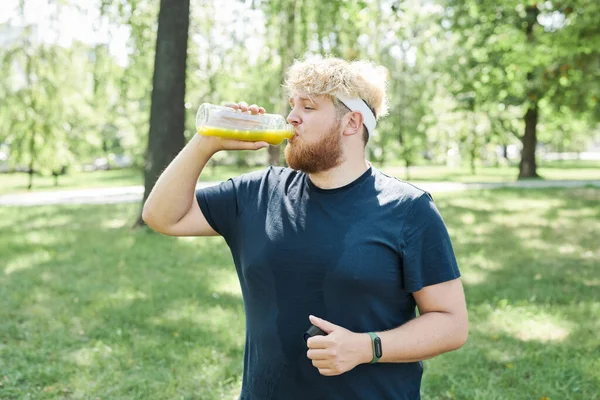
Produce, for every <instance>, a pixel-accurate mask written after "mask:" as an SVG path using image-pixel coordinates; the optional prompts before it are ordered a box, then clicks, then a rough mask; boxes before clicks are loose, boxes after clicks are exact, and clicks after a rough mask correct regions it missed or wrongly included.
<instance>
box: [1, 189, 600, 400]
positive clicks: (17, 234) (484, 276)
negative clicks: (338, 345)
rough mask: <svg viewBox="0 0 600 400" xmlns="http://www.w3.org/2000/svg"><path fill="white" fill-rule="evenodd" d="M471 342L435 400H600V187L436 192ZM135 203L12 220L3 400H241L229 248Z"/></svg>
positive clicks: (8, 220) (429, 392) (5, 237)
mask: <svg viewBox="0 0 600 400" xmlns="http://www.w3.org/2000/svg"><path fill="white" fill-rule="evenodd" d="M434 196H435V198H436V202H437V204H438V207H439V208H440V210H441V212H442V214H443V216H444V218H445V220H446V222H447V224H448V226H449V229H450V232H451V235H452V238H453V241H454V245H455V250H456V253H457V257H458V260H459V264H460V267H461V270H462V273H463V280H464V284H465V290H466V295H467V301H468V307H469V316H470V337H469V341H468V342H467V344H466V345H465V346H464V347H463V348H462V349H460V350H459V351H456V352H452V353H447V354H444V355H441V356H439V357H437V358H434V359H432V360H427V361H425V376H424V382H423V399H427V400H429V399H440V400H441V399H468V400H472V399H477V400H507V399H523V400H525V399H528V400H529V399H534V400H541V399H544V398H548V399H550V400H564V399H582V400H593V399H600V394H599V388H600V336H599V335H598V332H600V263H599V261H598V260H600V248H599V247H598V240H599V239H598V232H600V206H599V204H600V201H599V200H600V189H593V188H581V189H571V190H562V189H547V190H546V189H544V190H529V191H524V190H508V189H507V190H504V189H503V190H494V191H468V192H460V193H444V194H439V195H436V194H435V193H434ZM138 210H139V205H137V204H118V205H100V206H99V205H78V206H44V207H28V208H25V207H23V208H18V207H2V208H0V259H1V261H2V262H1V263H0V288H1V290H0V398H2V399H97V398H101V399H170V400H171V399H208V400H212V399H229V400H230V399H232V398H233V397H234V395H235V394H236V393H238V390H239V387H240V385H241V372H242V356H243V344H244V314H243V304H242V299H241V297H240V291H239V285H238V282H237V277H236V276H235V272H234V268H233V265H232V262H231V258H230V255H229V251H228V248H227V247H226V245H225V243H224V241H223V240H222V239H221V238H171V237H165V236H161V235H158V234H155V233H152V232H150V231H148V230H136V231H132V230H130V229H129V226H130V225H131V223H132V221H133V220H134V218H135V216H136V215H135V214H136V212H137V211H138Z"/></svg>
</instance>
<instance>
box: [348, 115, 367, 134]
mask: <svg viewBox="0 0 600 400" xmlns="http://www.w3.org/2000/svg"><path fill="white" fill-rule="evenodd" d="M345 118H347V122H346V128H344V136H352V135H356V134H361V135H362V131H363V130H362V127H363V116H362V114H361V113H359V112H358V111H352V112H349V113H348V114H346V116H345Z"/></svg>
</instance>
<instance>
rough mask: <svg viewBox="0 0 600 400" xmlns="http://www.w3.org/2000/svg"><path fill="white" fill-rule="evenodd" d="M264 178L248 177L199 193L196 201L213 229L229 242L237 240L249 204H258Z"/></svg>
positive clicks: (251, 175)
mask: <svg viewBox="0 0 600 400" xmlns="http://www.w3.org/2000/svg"><path fill="white" fill-rule="evenodd" d="M262 176H263V174H262V173H261V172H255V173H248V174H243V175H240V176H236V177H234V178H230V179H228V180H227V181H225V182H221V183H219V184H217V185H214V186H209V187H204V188H201V189H197V190H196V199H197V200H198V205H199V206H200V210H202V214H204V217H205V218H206V221H207V222H208V223H209V224H210V226H211V227H212V228H213V229H214V230H215V231H216V232H217V233H218V234H219V235H221V236H223V238H225V240H226V241H227V242H231V240H232V239H233V238H234V237H235V234H236V232H237V231H238V230H237V221H238V218H239V216H240V214H241V212H242V210H243V209H244V208H245V207H248V206H249V202H253V201H256V197H257V190H258V187H259V185H260V182H261V178H262Z"/></svg>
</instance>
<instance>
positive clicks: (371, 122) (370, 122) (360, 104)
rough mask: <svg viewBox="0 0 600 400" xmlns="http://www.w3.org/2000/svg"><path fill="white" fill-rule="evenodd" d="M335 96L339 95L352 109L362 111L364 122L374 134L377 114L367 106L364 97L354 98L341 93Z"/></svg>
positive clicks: (340, 99) (370, 132)
mask: <svg viewBox="0 0 600 400" xmlns="http://www.w3.org/2000/svg"><path fill="white" fill-rule="evenodd" d="M335 97H337V98H338V100H339V101H341V102H342V103H344V105H345V106H346V107H348V108H349V109H350V110H352V111H360V113H361V114H362V116H363V124H364V125H365V126H366V127H367V131H369V135H372V134H373V131H374V130H375V123H376V122H375V115H373V111H371V109H370V108H369V107H368V106H367V103H365V102H364V101H363V100H362V99H359V98H354V99H352V98H350V97H346V96H344V95H341V94H338V95H336V96H335Z"/></svg>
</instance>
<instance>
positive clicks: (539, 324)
mask: <svg viewBox="0 0 600 400" xmlns="http://www.w3.org/2000/svg"><path fill="white" fill-rule="evenodd" d="M573 327H574V326H573V323H572V322H569V321H566V320H564V319H560V318H558V317H557V316H555V315H552V314H548V313H545V312H543V311H541V310H534V309H532V308H531V307H510V306H509V307H506V308H504V309H498V310H495V311H494V312H493V313H492V314H491V315H490V318H489V320H488V322H487V324H483V325H481V327H480V328H479V329H481V330H483V331H488V332H503V333H506V334H508V335H510V336H513V337H514V338H517V339H519V340H523V341H530V340H537V341H540V342H544V343H545V342H560V341H563V340H565V339H566V338H567V337H568V336H569V334H570V333H571V331H572V329H573Z"/></svg>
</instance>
